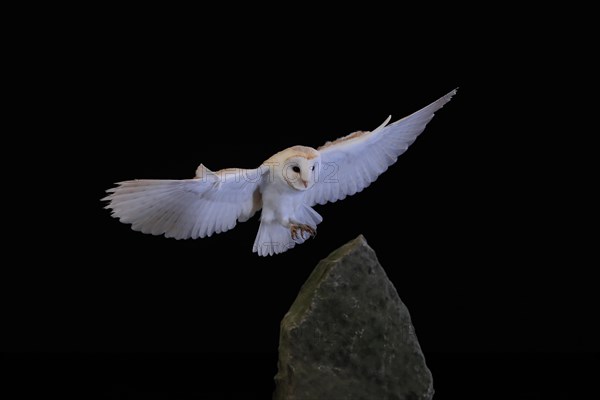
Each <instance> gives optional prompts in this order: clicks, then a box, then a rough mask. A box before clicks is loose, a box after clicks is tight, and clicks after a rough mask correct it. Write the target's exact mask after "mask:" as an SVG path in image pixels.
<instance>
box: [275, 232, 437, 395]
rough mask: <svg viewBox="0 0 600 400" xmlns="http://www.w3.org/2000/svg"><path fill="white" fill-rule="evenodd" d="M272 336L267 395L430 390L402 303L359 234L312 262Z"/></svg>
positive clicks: (427, 392)
mask: <svg viewBox="0 0 600 400" xmlns="http://www.w3.org/2000/svg"><path fill="white" fill-rule="evenodd" d="M279 340H280V341H279V362H278V372H277V375H276V376H275V383H276V389H275V393H274V396H273V398H274V400H342V399H343V400H352V399H361V400H371V399H373V400H392V399H393V400H417V399H418V400H425V399H431V398H432V397H433V384H432V377H431V372H430V371H429V369H428V368H427V366H426V365H425V358H424V356H423V353H422V352H421V348H420V346H419V342H418V341H417V337H416V336H415V331H414V328H413V325H412V323H411V320H410V315H409V312H408V309H407V308H406V306H405V305H404V304H403V303H402V301H401V300H400V297H398V293H397V292H396V289H395V288H394V285H393V284H392V283H391V282H390V281H389V279H388V278H387V275H386V273H385V271H384V270H383V268H382V267H381V265H380V264H379V262H378V261H377V257H376V256H375V252H374V251H373V249H371V248H370V247H369V246H368V245H367V242H366V240H365V238H364V237H363V236H362V235H361V236H359V237H358V238H356V239H354V240H353V241H351V242H349V243H347V244H345V245H344V246H342V247H340V248H339V249H337V250H336V251H334V252H333V253H331V254H330V255H329V256H328V257H327V258H326V259H324V260H321V262H320V263H319V264H318V265H317V267H316V268H315V269H314V271H313V272H312V274H311V275H310V277H309V278H308V280H307V281H306V282H305V283H304V286H302V289H301V290H300V293H299V294H298V297H297V298H296V300H295V301H294V304H292V307H291V308H290V310H289V311H288V313H287V314H286V315H285V317H284V318H283V320H282V321H281V332H280V339H279Z"/></svg>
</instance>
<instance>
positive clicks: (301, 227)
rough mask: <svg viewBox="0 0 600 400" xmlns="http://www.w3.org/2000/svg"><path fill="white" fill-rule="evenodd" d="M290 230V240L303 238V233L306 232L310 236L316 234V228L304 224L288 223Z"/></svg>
mask: <svg viewBox="0 0 600 400" xmlns="http://www.w3.org/2000/svg"><path fill="white" fill-rule="evenodd" d="M290 232H291V234H292V240H297V239H305V237H304V234H305V233H308V234H309V236H312V237H314V236H316V235H317V231H316V229H315V228H313V227H312V226H310V225H306V224H290Z"/></svg>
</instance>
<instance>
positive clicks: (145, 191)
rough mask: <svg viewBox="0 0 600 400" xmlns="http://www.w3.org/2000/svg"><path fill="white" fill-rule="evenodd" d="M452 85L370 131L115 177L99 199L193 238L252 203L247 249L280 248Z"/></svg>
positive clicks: (266, 251) (365, 180)
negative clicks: (188, 169) (177, 171)
mask: <svg viewBox="0 0 600 400" xmlns="http://www.w3.org/2000/svg"><path fill="white" fill-rule="evenodd" d="M455 93H456V89H455V90H453V91H451V92H450V93H448V94H447V95H445V96H444V97H442V98H440V99H439V100H437V101H435V102H433V103H431V104H430V105H428V106H427V107H425V108H423V109H421V110H419V111H417V112H415V113H413V114H411V115H409V116H408V117H405V118H403V119H401V120H398V121H396V122H394V123H392V124H390V125H388V122H389V121H390V118H391V117H388V118H387V119H386V120H385V122H384V123H383V124H382V125H381V126H379V127H378V128H377V129H375V130H374V131H372V132H364V131H358V132H354V133H351V134H350V135H347V136H344V137H342V138H339V139H337V140H334V141H332V142H327V143H325V144H324V145H323V146H321V147H319V148H317V149H314V148H312V147H306V146H293V147H290V148H287V149H285V150H283V151H280V152H279V153H277V154H275V155H273V156H272V157H271V158H269V159H268V160H266V161H265V162H263V163H262V164H261V165H260V166H259V167H258V168H255V169H241V168H228V169H223V170H220V171H216V172H213V171H210V170H209V169H208V168H206V167H205V166H204V165H202V164H200V166H199V167H198V169H197V170H196V176H195V177H194V178H193V179H183V180H155V179H139V180H137V179H136V180H131V181H124V182H119V183H117V184H116V185H117V186H116V187H114V188H112V189H108V190H107V192H108V193H110V194H109V195H108V196H106V197H104V198H103V199H102V200H105V201H108V202H109V203H108V205H107V206H106V208H109V209H111V210H112V216H113V217H115V218H119V220H120V221H121V222H123V223H127V224H131V227H132V229H133V230H136V231H140V232H143V233H150V234H153V235H162V234H164V235H165V236H166V237H172V238H175V239H189V238H192V239H196V238H199V237H200V238H203V237H205V236H211V235H212V234H213V233H221V232H225V231H228V230H230V229H232V228H233V227H234V226H235V225H236V223H237V222H238V221H239V222H245V221H247V220H248V219H249V218H251V217H252V216H253V215H254V214H255V213H256V212H257V211H258V210H262V211H261V215H260V226H259V228H258V233H257V235H256V239H255V240H254V246H253V247H252V251H253V252H255V253H258V255H259V256H267V255H273V254H279V253H283V252H285V251H287V250H289V249H291V248H293V247H294V246H295V245H296V244H301V243H304V242H305V241H306V240H307V239H308V238H310V237H312V236H314V235H315V234H316V231H317V225H318V224H319V223H320V222H321V221H322V220H323V218H322V217H321V216H320V215H319V214H318V213H317V212H316V211H315V210H313V209H312V207H313V206H314V205H316V204H325V203H327V202H335V201H338V200H342V199H344V198H345V197H346V196H351V195H353V194H355V193H358V192H360V191H361V190H363V189H364V188H366V187H367V186H369V184H371V182H374V181H375V180H376V179H377V177H378V176H379V175H380V174H381V173H383V172H384V171H385V170H387V168H388V167H389V166H390V165H392V164H394V163H395V162H396V160H397V159H398V156H400V155H401V154H402V153H404V152H405V151H406V149H407V148H408V146H410V145H411V144H412V143H413V142H414V141H415V139H416V138H417V136H418V135H419V134H420V133H421V132H423V130H424V129H425V126H426V125H427V123H428V122H429V121H430V120H431V119H432V118H433V115H434V113H435V112H436V111H437V110H439V109H440V108H442V106H444V104H446V103H447V102H448V101H450V99H451V98H452V96H453V95H454V94H455Z"/></svg>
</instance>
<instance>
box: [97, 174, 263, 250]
mask: <svg viewBox="0 0 600 400" xmlns="http://www.w3.org/2000/svg"><path fill="white" fill-rule="evenodd" d="M267 171H268V168H266V167H263V166H261V167H259V168H256V169H233V168H232V169H226V170H221V171H218V172H212V171H210V170H208V169H207V168H206V167H204V166H203V165H200V167H198V170H197V171H196V177H195V178H194V179H183V180H151V179H141V180H132V181H125V182H119V183H117V186H116V187H114V188H112V189H109V190H107V192H109V193H110V194H109V195H108V196H106V197H105V198H103V199H102V200H105V201H108V202H109V203H108V205H107V206H106V207H105V208H108V209H111V210H112V216H113V217H115V218H119V220H120V221H121V222H123V223H127V224H131V228H132V229H133V230H136V231H140V232H143V233H150V234H153V235H162V234H164V235H165V236H166V237H173V238H175V239H188V238H192V239H196V238H198V237H205V236H211V235H212V234H213V233H221V232H225V231H227V230H229V229H232V228H233V227H234V226H235V225H236V223H237V221H240V222H244V221H246V220H248V219H249V218H250V217H252V215H254V213H255V212H256V211H258V210H259V209H260V208H261V203H262V202H261V196H260V193H259V192H258V186H259V184H260V182H261V180H262V179H263V177H264V176H265V173H266V172H267Z"/></svg>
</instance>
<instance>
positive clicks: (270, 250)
mask: <svg viewBox="0 0 600 400" xmlns="http://www.w3.org/2000/svg"><path fill="white" fill-rule="evenodd" d="M293 221H294V222H295V223H300V224H305V225H308V226H310V227H311V228H313V229H315V230H316V228H317V225H318V224H319V223H320V222H321V221H323V218H322V217H321V216H320V215H319V213H317V212H316V211H315V210H313V209H312V208H310V207H308V206H306V205H301V206H300V207H298V209H297V210H296V214H295V215H294V218H293ZM309 237H310V235H309V234H308V233H304V234H303V236H302V237H299V238H296V239H292V234H291V232H290V228H289V227H286V226H284V225H282V224H280V223H279V222H277V221H269V222H267V221H261V223H260V226H259V227H258V233H257V234H256V239H255V240H254V246H253V247H252V252H254V253H258V255H259V256H272V255H273V254H279V253H283V252H286V251H288V250H289V249H292V248H294V246H296V244H302V243H304V242H305V241H306V240H307V239H308V238H309Z"/></svg>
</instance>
